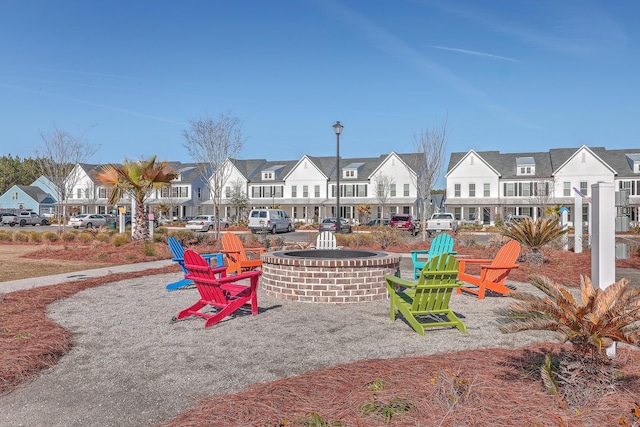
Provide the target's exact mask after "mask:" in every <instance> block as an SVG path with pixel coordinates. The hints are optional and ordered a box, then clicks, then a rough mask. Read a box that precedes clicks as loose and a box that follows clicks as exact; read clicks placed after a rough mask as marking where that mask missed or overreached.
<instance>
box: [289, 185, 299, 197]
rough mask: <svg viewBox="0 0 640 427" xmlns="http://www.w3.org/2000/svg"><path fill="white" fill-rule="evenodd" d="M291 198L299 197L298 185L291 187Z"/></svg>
mask: <svg viewBox="0 0 640 427" xmlns="http://www.w3.org/2000/svg"><path fill="white" fill-rule="evenodd" d="M291 197H293V198H296V197H298V186H297V185H292V186H291Z"/></svg>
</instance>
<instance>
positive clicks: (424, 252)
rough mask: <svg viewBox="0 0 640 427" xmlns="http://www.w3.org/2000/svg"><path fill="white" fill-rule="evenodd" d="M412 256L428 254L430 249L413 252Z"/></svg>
mask: <svg viewBox="0 0 640 427" xmlns="http://www.w3.org/2000/svg"><path fill="white" fill-rule="evenodd" d="M411 253H412V254H428V253H429V249H414V250H412V251H411Z"/></svg>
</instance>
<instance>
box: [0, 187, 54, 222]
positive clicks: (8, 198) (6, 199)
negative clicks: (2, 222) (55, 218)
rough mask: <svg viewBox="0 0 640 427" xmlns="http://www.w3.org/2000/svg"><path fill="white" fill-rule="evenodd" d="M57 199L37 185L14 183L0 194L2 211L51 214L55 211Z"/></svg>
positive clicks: (0, 209) (0, 208)
mask: <svg viewBox="0 0 640 427" xmlns="http://www.w3.org/2000/svg"><path fill="white" fill-rule="evenodd" d="M55 204H56V199H55V198H54V197H53V196H52V195H51V194H49V193H48V192H45V191H44V190H43V189H42V188H40V187H38V186H35V185H14V186H13V187H11V188H10V189H9V190H7V192H5V193H4V194H3V195H1V196H0V211H3V212H7V211H11V212H15V211H33V212H36V213H37V214H39V215H46V216H50V215H52V214H53V213H54V212H55Z"/></svg>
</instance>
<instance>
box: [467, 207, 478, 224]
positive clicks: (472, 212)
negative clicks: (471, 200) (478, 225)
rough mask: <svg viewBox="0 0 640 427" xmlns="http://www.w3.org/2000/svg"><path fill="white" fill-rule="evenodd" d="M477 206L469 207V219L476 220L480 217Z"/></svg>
mask: <svg viewBox="0 0 640 427" xmlns="http://www.w3.org/2000/svg"><path fill="white" fill-rule="evenodd" d="M477 212H478V211H477V208H469V209H467V219H468V220H469V221H475V220H476V219H478V214H477Z"/></svg>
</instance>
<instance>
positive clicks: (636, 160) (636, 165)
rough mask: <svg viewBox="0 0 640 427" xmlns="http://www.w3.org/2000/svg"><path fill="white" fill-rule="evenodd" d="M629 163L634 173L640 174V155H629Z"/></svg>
mask: <svg viewBox="0 0 640 427" xmlns="http://www.w3.org/2000/svg"><path fill="white" fill-rule="evenodd" d="M627 162H629V167H630V168H631V170H632V171H633V173H640V153H634V154H627Z"/></svg>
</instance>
